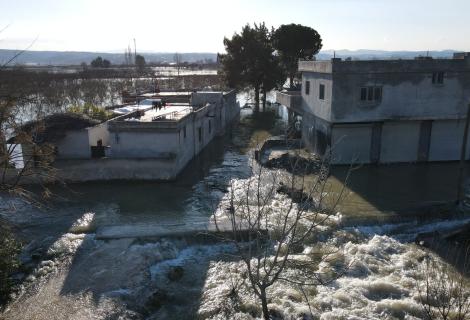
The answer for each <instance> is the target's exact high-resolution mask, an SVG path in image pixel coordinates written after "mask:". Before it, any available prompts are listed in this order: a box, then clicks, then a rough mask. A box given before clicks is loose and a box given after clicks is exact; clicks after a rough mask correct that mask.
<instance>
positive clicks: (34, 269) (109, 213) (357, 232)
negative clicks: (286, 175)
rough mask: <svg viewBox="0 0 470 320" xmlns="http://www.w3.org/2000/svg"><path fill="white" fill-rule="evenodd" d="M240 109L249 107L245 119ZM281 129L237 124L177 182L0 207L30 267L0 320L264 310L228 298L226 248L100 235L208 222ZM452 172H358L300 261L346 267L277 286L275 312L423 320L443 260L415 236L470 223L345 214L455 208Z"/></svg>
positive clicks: (89, 190) (335, 184) (215, 315)
mask: <svg viewBox="0 0 470 320" xmlns="http://www.w3.org/2000/svg"><path fill="white" fill-rule="evenodd" d="M244 112H249V111H243V112H242V117H243V116H244V114H243V113H244ZM281 131H282V126H274V125H273V126H265V127H264V126H261V127H256V128H255V127H253V123H251V122H250V121H246V120H242V121H241V124H240V125H238V126H237V127H236V128H234V130H233V131H232V132H231V133H229V134H228V135H227V136H225V137H222V138H220V139H218V140H216V141H214V142H213V143H211V144H210V145H209V146H208V147H207V148H206V149H205V150H204V152H203V153H202V154H201V155H200V156H199V157H198V158H197V159H195V160H194V161H193V162H192V163H191V164H190V165H189V166H188V168H187V169H186V170H185V171H184V172H183V173H182V174H181V177H182V178H181V179H178V180H177V181H176V182H168V183H152V182H132V183H129V182H113V183H109V182H108V183H88V184H80V185H70V186H68V189H66V190H64V189H59V188H56V189H54V191H55V193H56V195H57V196H56V200H55V201H54V202H53V203H51V204H50V208H49V209H48V210H38V209H35V208H32V207H30V206H28V205H26V204H21V203H19V202H17V201H15V200H14V199H10V200H7V199H2V204H1V205H0V214H1V217H2V218H4V219H6V220H8V221H10V222H11V223H12V224H13V226H14V230H15V231H16V233H17V234H18V235H19V236H20V238H22V239H23V241H24V243H25V245H27V246H26V248H25V250H24V253H23V255H22V257H21V259H22V261H23V263H24V264H25V265H26V266H28V268H29V269H28V272H27V274H26V272H25V274H23V276H24V277H25V279H24V281H23V284H22V285H21V287H20V289H19V291H18V293H17V295H16V296H15V299H14V301H13V302H12V303H11V304H10V305H9V307H8V309H7V310H6V311H5V312H4V313H3V314H0V319H2V318H4V319H195V318H198V319H227V318H230V319H254V318H260V317H261V310H260V306H259V304H257V303H256V300H255V298H254V297H253V295H252V293H251V291H250V289H249V288H248V287H247V286H246V285H239V286H238V298H237V300H236V301H235V300H233V299H232V298H233V296H232V295H231V292H232V288H233V285H234V284H239V283H241V282H242V281H241V280H242V279H243V278H244V277H246V274H245V271H244V266H243V264H242V263H241V262H240V261H238V260H237V259H236V257H235V256H234V253H235V248H234V247H233V246H232V245H230V244H228V243H219V242H214V241H199V240H198V241H196V240H195V239H192V238H181V237H178V238H167V239H151V238H145V239H144V238H127V237H126V238H119V237H116V239H112V240H100V239H98V238H97V230H98V229H99V228H103V227H106V226H126V227H127V228H133V227H136V228H137V227H139V226H142V225H147V226H148V225H152V224H155V225H164V224H188V225H189V224H193V223H197V222H200V221H207V220H208V219H209V217H210V216H211V215H212V214H213V213H214V212H215V211H216V210H217V209H221V208H225V207H226V206H227V203H228V200H229V199H228V198H229V194H228V193H227V186H228V184H229V182H230V181H232V182H241V181H244V180H247V179H250V178H252V166H253V149H254V148H255V147H256V145H257V144H258V143H260V142H261V141H263V140H264V139H265V138H266V137H268V136H270V135H272V134H278V133H280V132H281ZM345 170H347V168H343V167H338V168H334V169H333V170H332V174H331V177H330V181H331V185H332V189H331V190H330V192H331V193H334V192H336V191H335V190H336V189H335V188H339V186H340V185H341V183H342V181H343V180H344V176H345V172H346V171H345ZM454 171H456V165H455V164H453V163H443V164H436V165H434V164H431V165H409V166H393V167H377V168H375V167H363V168H360V169H358V170H357V171H355V172H354V173H353V175H352V177H351V180H350V182H349V184H348V186H347V188H348V189H347V193H346V197H345V200H344V201H343V202H342V203H341V205H340V207H339V210H338V211H339V212H338V213H335V214H334V216H333V217H332V222H331V223H328V224H327V225H325V226H321V227H322V228H321V231H319V234H320V235H322V237H320V239H321V240H320V241H319V242H317V243H315V244H314V243H307V244H306V245H305V247H304V248H303V251H302V252H300V253H299V256H301V255H302V254H308V253H309V252H311V251H312V250H316V249H317V248H318V246H321V247H324V248H334V249H336V250H338V252H337V255H336V256H335V259H333V260H331V261H330V262H329V263H325V264H324V265H321V266H320V268H321V270H322V271H325V272H328V271H329V270H333V269H334V268H336V267H337V266H339V265H345V266H346V265H347V266H350V267H349V268H348V269H347V271H346V272H345V274H344V275H343V276H342V277H340V278H339V279H337V280H335V281H333V282H331V283H329V284H328V285H325V286H318V287H316V288H313V289H312V290H309V291H308V292H307V293H306V295H304V294H302V292H301V291H300V289H299V288H298V287H296V286H293V285H292V284H289V283H284V282H279V283H276V285H274V286H273V287H272V288H270V291H269V296H270V301H269V303H270V304H269V307H270V309H271V310H273V312H275V313H276V314H277V315H278V316H279V317H280V318H284V319H322V320H327V319H423V311H422V308H421V306H420V304H419V297H418V296H419V292H418V284H419V281H420V277H421V276H420V275H421V274H422V273H421V272H422V268H423V267H424V263H425V261H427V260H429V259H435V260H436V261H439V263H441V264H442V263H443V262H442V261H441V260H440V259H439V258H438V257H437V256H436V255H434V254H433V253H431V252H429V251H427V250H424V249H422V248H420V247H418V246H416V245H415V244H414V243H413V239H412V238H411V237H410V235H413V234H415V233H416V232H423V231H432V230H437V229H439V228H444V227H446V226H447V227H448V226H449V225H452V224H457V225H458V224H463V223H466V222H468V221H469V219H468V218H465V217H463V218H462V219H461V220H457V221H452V222H448V223H447V224H445V223H442V222H441V223H438V224H436V223H435V221H429V222H421V223H420V224H419V225H417V224H414V223H411V224H409V223H408V224H401V225H382V224H380V223H377V224H376V225H374V226H370V223H367V224H364V225H354V226H351V225H347V226H345V225H343V224H342V222H343V220H344V219H345V217H347V216H348V215H352V216H377V215H389V214H394V213H397V212H399V211H400V210H401V209H403V208H410V207H413V206H416V205H422V204H423V202H424V203H429V202H434V201H448V200H452V199H453V197H454V194H455V192H454V190H455V181H454V178H455V175H456V172H455V173H454ZM183 177H184V178H183ZM384 181H385V182H384ZM283 199H284V198H283V196H282V195H280V194H278V195H276V197H275V199H274V202H273V204H272V206H273V208H274V209H273V210H284V208H283V207H282V205H279V204H282V201H283ZM404 211H406V210H404ZM18 276H19V277H20V276H21V275H18ZM234 301H235V302H234Z"/></svg>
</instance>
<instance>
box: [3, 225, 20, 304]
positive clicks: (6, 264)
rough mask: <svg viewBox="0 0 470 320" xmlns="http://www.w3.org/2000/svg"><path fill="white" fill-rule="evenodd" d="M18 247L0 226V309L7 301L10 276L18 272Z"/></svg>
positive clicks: (6, 230)
mask: <svg viewBox="0 0 470 320" xmlns="http://www.w3.org/2000/svg"><path fill="white" fill-rule="evenodd" d="M19 252H20V245H19V243H18V242H17V241H16V240H15V238H14V237H13V234H12V233H11V232H10V230H8V229H7V228H6V227H3V226H1V225H0V308H1V307H2V306H4V305H5V304H6V303H7V302H8V300H9V296H10V293H11V290H12V286H13V282H12V280H11V275H12V273H14V272H15V271H17V270H18V267H19V261H18V254H19Z"/></svg>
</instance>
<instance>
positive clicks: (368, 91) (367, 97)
mask: <svg viewBox="0 0 470 320" xmlns="http://www.w3.org/2000/svg"><path fill="white" fill-rule="evenodd" d="M361 101H371V102H380V101H382V87H362V88H361Z"/></svg>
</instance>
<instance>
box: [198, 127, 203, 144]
mask: <svg viewBox="0 0 470 320" xmlns="http://www.w3.org/2000/svg"><path fill="white" fill-rule="evenodd" d="M198 134H199V142H201V141H202V128H201V127H199V128H198Z"/></svg>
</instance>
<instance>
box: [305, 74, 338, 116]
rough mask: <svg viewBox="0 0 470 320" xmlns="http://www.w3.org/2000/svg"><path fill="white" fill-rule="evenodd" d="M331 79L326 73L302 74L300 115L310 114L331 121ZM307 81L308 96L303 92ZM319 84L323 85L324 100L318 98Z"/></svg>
mask: <svg viewBox="0 0 470 320" xmlns="http://www.w3.org/2000/svg"><path fill="white" fill-rule="evenodd" d="M332 79H333V78H332V75H331V74H327V73H312V72H304V73H303V74H302V106H301V110H302V113H310V114H312V115H314V116H315V117H317V118H321V119H323V120H326V121H331V104H332V93H333V81H332ZM307 81H310V93H309V94H306V91H305V87H306V84H307ZM320 84H323V85H325V99H324V100H320V98H319V92H320Z"/></svg>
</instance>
